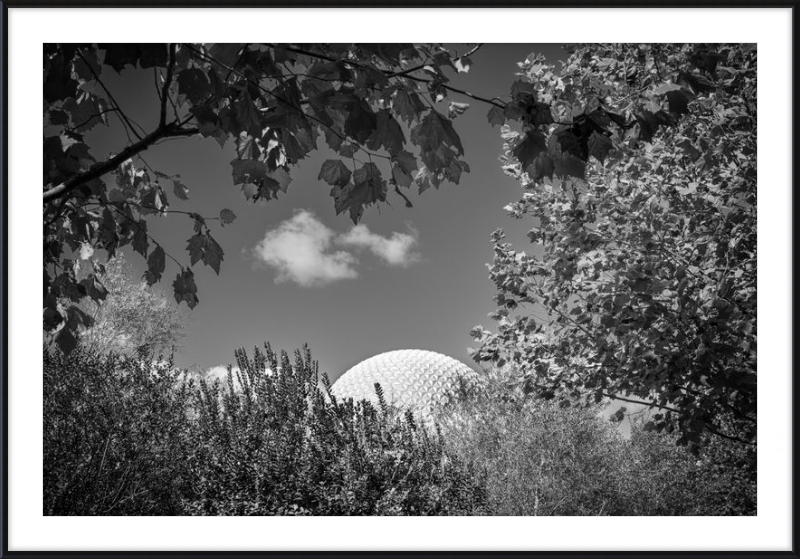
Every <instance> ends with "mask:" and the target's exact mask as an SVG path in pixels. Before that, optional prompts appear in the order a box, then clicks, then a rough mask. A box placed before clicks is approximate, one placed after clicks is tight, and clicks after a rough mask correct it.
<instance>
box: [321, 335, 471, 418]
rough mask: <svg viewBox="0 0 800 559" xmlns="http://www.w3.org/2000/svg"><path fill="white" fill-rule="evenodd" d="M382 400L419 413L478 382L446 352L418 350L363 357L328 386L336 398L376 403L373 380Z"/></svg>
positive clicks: (464, 366) (388, 352)
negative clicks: (381, 393)
mask: <svg viewBox="0 0 800 559" xmlns="http://www.w3.org/2000/svg"><path fill="white" fill-rule="evenodd" d="M376 382H377V383H380V385H381V388H382V389H383V394H384V399H385V400H386V403H388V404H390V405H394V406H396V407H398V408H404V409H405V408H413V409H416V410H418V411H422V412H430V411H432V410H433V409H435V408H437V407H440V406H442V405H445V404H446V403H448V402H450V401H452V400H453V399H454V398H456V397H457V396H458V395H459V394H460V393H461V392H462V388H463V389H467V390H468V389H470V388H471V387H474V386H476V385H477V384H479V382H480V377H479V376H478V373H476V372H475V371H474V370H473V369H471V368H470V367H468V366H467V365H465V364H464V363H462V362H461V361H458V360H456V359H453V358H452V357H448V356H447V355H442V354H441V353H436V352H434V351H427V350H422V349H400V350H396V351H387V352H385V353H381V354H378V355H375V356H373V357H370V358H369V359H365V360H364V361H362V362H361V363H359V364H358V365H355V366H354V367H352V368H350V369H349V370H348V371H347V372H346V373H344V374H343V375H342V376H341V377H339V378H338V379H337V380H336V382H335V383H334V384H333V386H332V387H331V393H332V394H333V395H334V396H336V397H337V398H353V399H354V400H356V401H358V400H362V399H363V400H369V401H370V402H372V403H375V404H377V402H378V397H377V395H376V394H375V383H376Z"/></svg>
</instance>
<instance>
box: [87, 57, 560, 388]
mask: <svg viewBox="0 0 800 559" xmlns="http://www.w3.org/2000/svg"><path fill="white" fill-rule="evenodd" d="M453 48H455V50H456V51H457V52H459V53H463V52H465V51H467V50H468V47H467V46H465V45H459V46H454V47H453ZM532 52H539V53H542V54H544V55H545V56H546V57H547V58H548V60H550V61H553V62H555V61H557V60H559V59H563V58H564V54H563V52H562V51H561V49H560V47H559V45H556V44H538V45H533V44H529V45H524V44H487V45H484V46H483V47H482V48H481V49H480V50H479V51H478V52H476V53H475V54H474V55H472V56H471V57H470V58H471V59H472V61H473V66H472V67H471V69H470V71H469V72H468V73H467V74H455V72H452V75H449V77H450V78H451V82H450V84H451V85H453V86H454V87H457V88H460V89H463V90H465V91H470V92H472V93H474V94H475V95H478V96H481V97H488V98H491V97H494V96H503V95H508V92H509V90H510V87H511V84H512V83H513V82H514V81H515V79H517V77H516V76H515V72H516V71H517V70H518V66H517V62H519V61H522V60H524V59H525V58H526V56H527V55H528V54H530V53H532ZM152 78H153V76H152V72H142V71H138V70H137V71H134V70H131V69H130V67H128V69H127V70H123V72H122V74H121V75H117V74H116V73H115V72H114V71H113V70H112V69H110V68H108V67H104V70H103V79H104V82H105V83H106V85H107V86H108V88H109V89H110V90H111V91H112V93H113V94H114V95H115V98H116V99H117V101H118V102H119V104H120V105H121V107H122V109H123V110H124V111H125V112H126V114H127V115H128V116H129V117H131V118H132V119H133V120H134V121H136V122H138V123H139V124H141V125H142V126H143V127H144V128H145V129H146V130H148V131H149V130H151V129H153V128H154V127H155V125H156V123H157V119H158V100H157V96H156V94H155V89H154V83H153V79H152ZM449 100H451V101H457V102H468V103H469V104H470V107H469V109H468V110H467V111H466V112H465V113H464V114H463V115H461V116H459V117H458V118H457V119H456V120H455V123H454V126H455V129H456V131H457V132H458V133H459V135H460V137H461V140H462V143H463V146H464V151H465V156H464V160H465V161H466V162H467V163H468V164H469V166H470V170H471V172H470V173H468V174H465V175H462V179H461V183H460V184H458V185H455V184H451V183H444V184H443V185H442V186H441V187H440V188H439V189H438V190H435V189H430V190H427V191H426V192H424V193H423V194H421V195H420V194H418V193H417V192H416V190H414V189H413V186H412V189H406V190H405V191H404V193H406V194H407V195H408V197H409V199H410V200H411V202H412V204H413V207H412V208H407V207H406V206H405V204H404V202H403V200H402V199H400V198H399V197H398V196H397V195H396V194H394V193H392V192H391V191H390V194H389V202H390V203H391V206H389V205H386V204H382V205H381V206H380V208H379V209H378V208H377V207H376V206H371V207H369V208H368V209H367V210H366V211H365V213H364V217H363V218H362V220H361V222H360V224H359V225H358V226H354V225H353V223H352V221H351V220H350V218H349V216H348V215H347V213H343V214H341V215H338V216H337V215H336V212H335V210H334V204H333V198H332V197H331V196H330V195H329V191H330V187H329V186H328V185H327V184H325V183H323V182H322V181H321V180H318V179H317V175H318V173H319V169H320V166H321V165H322V162H323V161H324V160H325V159H328V158H330V157H331V156H332V153H331V152H330V151H328V150H327V148H324V149H320V150H318V151H316V152H313V153H312V154H311V156H310V157H308V158H306V159H305V160H303V161H301V163H300V165H299V166H297V167H294V168H293V169H292V171H291V175H292V179H293V180H292V183H291V184H290V186H289V189H288V192H287V193H286V194H283V195H281V196H280V197H279V198H278V199H277V200H271V201H269V202H267V203H260V204H253V203H251V202H247V201H246V200H245V199H244V196H243V195H242V194H241V191H240V188H239V187H236V186H234V185H233V181H232V179H231V168H230V165H229V162H230V161H231V160H232V159H233V158H234V151H233V145H232V142H229V144H230V145H226V147H225V148H223V149H221V148H220V146H219V144H218V143H217V142H216V141H215V140H213V139H211V138H208V139H203V138H199V137H198V138H180V139H175V140H171V141H167V142H164V143H162V144H160V145H157V146H154V147H153V148H151V149H149V150H148V151H146V152H145V153H143V156H144V159H145V160H146V161H147V163H148V164H149V165H150V166H151V167H152V168H153V169H156V170H159V171H161V172H164V173H167V174H169V175H173V174H179V175H180V176H181V181H182V182H183V183H184V184H185V185H187V186H188V187H189V200H187V201H182V200H179V199H177V197H175V196H174V195H171V196H170V209H171V210H183V211H193V212H196V213H199V214H201V215H203V216H217V215H219V212H220V210H221V209H223V208H227V209H230V210H231V211H233V213H234V214H236V216H237V219H236V220H235V222H234V223H233V224H231V225H228V226H225V227H224V228H222V227H220V226H219V225H218V223H219V222H211V224H212V225H211V227H212V235H213V236H214V238H215V239H216V240H217V241H218V242H219V244H220V245H221V246H222V248H223V249H224V251H225V257H224V261H223V263H222V269H221V272H220V274H219V276H217V275H216V274H215V272H214V271H213V270H212V269H211V268H209V267H207V266H204V265H203V264H202V263H197V264H196V265H195V266H194V267H193V270H194V273H195V279H196V282H197V286H198V296H199V299H200V303H199V304H198V305H197V306H196V307H195V309H194V310H193V311H191V312H188V311H187V313H186V315H187V328H186V336H185V338H184V339H183V340H182V342H181V345H180V347H179V348H177V352H176V355H175V360H176V365H177V366H179V367H192V368H199V369H209V368H212V367H216V366H218V365H226V364H228V363H234V350H235V349H237V348H239V347H244V348H246V349H247V350H248V352H251V351H252V349H253V347H254V346H261V345H262V344H263V343H264V342H265V341H269V342H270V343H271V345H272V347H273V348H275V349H285V350H287V351H289V352H290V353H291V352H292V351H293V350H294V349H295V348H299V347H301V346H302V345H303V344H304V343H307V344H309V346H310V348H311V352H312V356H313V357H314V358H315V359H317V360H318V361H319V363H320V371H325V372H327V373H328V375H329V377H330V378H331V380H335V379H336V378H338V376H340V375H341V374H342V373H344V372H345V371H346V370H347V369H349V368H350V367H352V366H353V365H355V364H357V363H359V362H360V361H362V360H364V359H367V358H368V357H371V356H373V355H376V354H378V353H382V352H385V351H390V350H395V349H428V350H432V351H437V352H440V353H444V354H446V355H449V356H451V357H454V358H456V359H459V360H461V361H463V362H464V363H467V364H468V365H470V366H472V367H473V368H477V365H476V364H475V363H474V362H473V361H472V360H471V359H470V357H469V354H468V350H467V348H468V347H473V346H474V345H475V342H474V341H473V340H472V339H471V338H470V336H469V330H470V329H471V328H472V327H473V326H475V325H478V324H480V325H483V326H485V327H487V328H490V329H491V328H493V323H492V321H491V320H490V319H489V318H488V317H487V314H488V313H489V312H491V311H492V310H494V308H495V306H494V303H493V301H492V296H493V295H494V292H495V291H494V288H493V285H492V283H491V281H490V280H489V278H488V270H487V267H486V266H487V263H490V262H491V260H492V246H491V243H490V234H491V232H492V231H493V230H495V229H497V228H502V229H504V230H506V231H507V233H508V240H509V241H511V242H513V243H515V244H516V245H518V246H519V247H520V248H522V247H523V246H524V245H527V246H530V245H529V242H528V240H527V238H526V237H525V233H526V232H527V230H528V228H529V225H528V224H526V223H525V222H524V221H515V220H514V219H513V218H511V217H509V216H507V215H506V212H505V211H504V210H503V207H504V206H505V205H506V204H508V203H510V202H514V201H516V200H518V199H519V197H520V196H521V187H520V185H519V183H518V182H517V181H515V180H513V179H512V178H510V177H508V176H506V175H505V174H504V173H503V171H502V169H501V167H500V163H499V161H498V157H499V156H500V155H501V154H502V144H503V142H502V139H501V137H500V128H499V127H494V128H493V127H491V125H490V124H489V123H488V120H487V117H486V114H487V112H488V109H489V106H488V105H486V104H484V103H482V102H479V101H475V100H472V99H469V98H467V97H464V96H461V95H457V94H453V95H452V97H451V98H450V99H449ZM446 107H447V104H446V102H445V103H442V104H440V110H442V111H446ZM110 124H111V126H109V127H107V128H106V127H102V126H101V127H96V128H95V129H94V130H93V131H92V132H91V134H90V135H89V136H88V137H87V141H88V142H89V145H90V146H92V147H93V153H94V155H95V157H97V158H98V159H99V158H101V157H105V156H106V155H107V153H113V152H115V151H118V150H120V149H121V148H122V147H124V146H125V145H127V143H128V140H127V138H126V137H125V135H124V134H123V133H122V130H121V128H120V127H119V126H117V125H116V123H114V121H113V119H112V120H111V121H110ZM323 144H324V141H321V142H320V144H319V145H320V147H323ZM170 194H171V192H169V191H168V195H170ZM214 224H217V225H216V226H215V225H214ZM148 230H149V232H150V233H151V235H152V236H153V237H154V238H156V239H158V240H159V242H161V243H162V245H163V246H164V248H165V250H166V251H167V252H168V253H170V254H172V255H174V256H176V257H177V258H178V259H179V260H182V261H185V262H188V259H189V258H188V254H187V253H186V252H185V247H186V242H187V239H188V238H189V237H191V236H192V234H193V231H192V221H191V220H190V219H189V218H188V217H186V216H182V215H177V214H172V215H168V216H166V217H162V218H154V217H150V219H149V221H148ZM125 255H126V258H127V260H128V261H129V262H130V263H131V264H132V266H133V268H134V270H136V271H137V272H140V273H141V272H143V271H144V269H145V262H144V260H143V258H142V257H141V256H140V255H138V254H135V253H132V251H130V249H129V248H128V249H126V250H125ZM176 273H177V266H176V265H175V264H174V263H172V262H170V261H169V259H168V260H167V270H166V272H165V273H164V277H163V279H162V281H161V284H160V287H161V289H162V290H163V291H164V292H165V293H166V294H168V295H169V296H170V297H171V284H172V280H173V279H174V276H175V274H176ZM182 307H184V308H185V304H182Z"/></svg>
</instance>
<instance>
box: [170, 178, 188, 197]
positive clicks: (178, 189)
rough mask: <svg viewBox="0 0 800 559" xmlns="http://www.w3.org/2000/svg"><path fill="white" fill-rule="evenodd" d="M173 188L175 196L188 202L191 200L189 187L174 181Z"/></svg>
mask: <svg viewBox="0 0 800 559" xmlns="http://www.w3.org/2000/svg"><path fill="white" fill-rule="evenodd" d="M172 186H173V191H174V192H175V196H177V197H178V198H180V199H181V200H188V199H189V187H188V186H186V185H185V184H183V183H182V182H181V181H179V180H175V179H172Z"/></svg>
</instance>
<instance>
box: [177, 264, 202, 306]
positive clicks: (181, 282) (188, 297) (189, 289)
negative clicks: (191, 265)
mask: <svg viewBox="0 0 800 559" xmlns="http://www.w3.org/2000/svg"><path fill="white" fill-rule="evenodd" d="M172 288H173V290H174V292H175V301H177V302H178V304H180V303H181V302H183V301H185V302H186V304H187V305H188V306H189V308H190V309H193V308H195V306H197V303H198V302H199V299H198V298H197V285H196V284H195V282H194V273H193V272H192V271H191V270H190V269H188V268H187V269H185V270H181V272H180V273H179V274H178V275H177V276H176V277H175V281H174V282H172Z"/></svg>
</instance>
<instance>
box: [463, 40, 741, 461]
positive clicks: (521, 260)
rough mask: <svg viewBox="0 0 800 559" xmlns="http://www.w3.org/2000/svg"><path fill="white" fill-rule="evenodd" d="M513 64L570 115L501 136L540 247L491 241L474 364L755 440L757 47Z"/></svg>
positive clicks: (678, 423)
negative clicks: (494, 324) (502, 367)
mask: <svg viewBox="0 0 800 559" xmlns="http://www.w3.org/2000/svg"><path fill="white" fill-rule="evenodd" d="M523 71H524V73H525V75H526V77H527V80H529V82H530V83H529V84H528V85H527V86H526V87H527V88H528V89H532V90H533V91H534V92H535V95H536V98H537V99H541V100H543V102H544V101H546V102H548V103H550V104H551V108H552V114H553V116H554V117H555V120H562V119H567V120H568V121H569V122H570V124H569V126H568V127H567V128H565V127H564V126H566V125H553V124H540V125H534V124H531V125H529V126H528V128H529V130H528V131H527V132H526V134H527V137H525V139H521V138H522V136H520V135H519V133H517V132H514V131H511V130H510V129H506V132H504V134H505V136H506V139H507V145H506V165H505V167H504V168H505V169H506V171H507V172H508V173H509V174H510V175H512V176H514V177H516V178H517V179H518V180H520V182H521V183H522V185H523V186H524V187H525V193H524V195H523V198H522V199H521V200H520V201H519V202H517V203H514V204H511V205H509V206H508V207H507V210H508V212H509V214H510V215H511V216H513V217H516V218H527V219H529V220H530V222H531V225H532V228H531V229H530V231H529V234H528V236H529V238H530V240H531V242H532V243H533V244H534V245H535V246H536V249H535V250H534V251H533V253H532V254H527V253H525V252H521V251H518V250H515V249H514V248H512V246H511V244H509V243H507V242H505V241H504V233H503V232H502V231H497V232H495V234H494V235H493V241H494V251H495V256H494V262H493V264H492V266H491V268H490V277H491V279H492V280H493V282H494V283H495V286H496V288H497V295H496V296H495V301H496V302H497V304H498V308H497V310H496V311H495V312H494V313H493V314H492V317H493V318H494V319H495V320H497V321H498V332H497V333H496V334H492V333H491V332H488V331H486V330H483V329H481V328H477V329H475V330H474V336H475V337H476V339H478V340H479V341H481V343H482V346H481V348H479V349H478V350H477V352H476V354H475V357H476V358H477V359H479V360H482V361H490V362H494V363H500V364H502V363H505V362H509V363H516V364H518V365H519V366H520V368H521V370H522V371H523V373H522V376H521V378H520V379H519V382H520V386H521V387H522V388H523V389H524V390H525V391H526V392H528V393H530V394H533V395H538V396H542V397H544V398H548V399H552V398H557V399H559V400H560V401H564V402H567V401H573V402H575V401H582V402H585V403H592V402H600V401H602V400H604V399H607V398H616V399H622V400H625V399H630V400H631V401H634V402H640V403H644V404H646V405H648V406H651V407H653V408H655V412H656V413H655V414H654V415H653V416H652V418H651V419H650V420H649V422H648V424H647V427H648V429H654V430H657V431H668V432H672V431H676V432H678V433H679V436H678V439H677V440H678V442H679V443H680V444H689V445H692V446H695V447H696V446H698V445H702V444H703V441H706V440H707V439H706V438H705V437H704V434H708V433H712V434H715V435H718V436H720V437H723V438H725V437H728V438H733V439H736V440H739V441H740V442H743V443H746V444H748V445H754V444H755V434H756V433H755V426H756V345H757V344H756V340H757V328H756V262H757V250H756V214H757V211H756V209H757V208H756V176H757V169H756V157H755V156H756V126H757V121H756V117H757V113H756V87H755V80H756V71H757V57H756V51H755V49H754V48H753V47H752V46H750V45H711V46H709V45H587V46H578V47H575V48H574V50H573V52H572V54H571V56H570V58H569V60H568V61H567V62H566V64H565V65H564V67H563V68H562V70H561V72H559V73H558V74H556V73H555V72H554V71H553V70H552V68H550V67H549V66H547V65H546V64H544V62H543V61H542V60H541V59H540V58H537V57H529V59H528V60H527V61H526V63H525V64H524V65H523ZM526 83H527V82H526ZM531 95H533V93H531ZM678 95H679V96H681V97H680V98H681V100H679V101H676V100H675V99H676V96H678ZM592 99H595V100H594V101H592ZM684 101H685V102H684ZM589 121H591V125H587V124H586V123H587V122H589ZM586 126H589V127H588V128H587V127H586ZM597 127H600V130H598V129H597ZM590 128H591V133H589V129H590ZM545 131H549V134H550V136H549V137H548V138H547V140H546V142H545V140H543V139H537V140H535V142H534V140H533V139H531V134H534V137H536V138H538V136H536V134H538V135H540V136H542V137H543V136H544V135H545ZM598 134H600V135H601V136H603V137H604V138H606V140H599V139H598V138H597V135H598ZM593 138H594V139H595V140H598V141H599V142H600V143H597V142H595V141H594V140H592V139H593ZM532 143H535V145H537V146H539V147H540V148H541V149H539V148H537V150H538V151H536V154H535V157H534V156H532V155H531V154H532V152H531V150H530V146H531V145H532ZM543 146H546V151H545V147H543ZM554 146H555V147H556V148H557V149H556V150H555V152H553V151H552V150H551V148H553V147H554ZM601 148H602V149H601ZM606 148H608V149H606ZM598 150H600V151H598ZM553 154H555V155H553ZM547 156H552V157H551V159H552V161H553V169H554V171H553V173H549V172H546V173H541V172H539V171H538V169H539V167H537V165H538V163H536V161H537V158H542V157H547ZM559 157H561V158H562V159H561V160H559V159H558V158H559ZM563 158H566V159H563ZM567 159H569V160H570V161H577V162H580V166H575V167H574V172H573V171H572V170H565V172H559V171H558V169H559V168H562V169H566V168H564V167H559V165H560V164H559V163H558V161H562V163H563V162H564V161H567ZM545 163H546V160H545ZM570 165H571V164H570ZM576 165H577V164H576ZM545 167H546V168H547V169H549V168H550V167H549V166H548V165H545ZM570 169H572V167H570ZM529 309H530V310H529Z"/></svg>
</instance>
